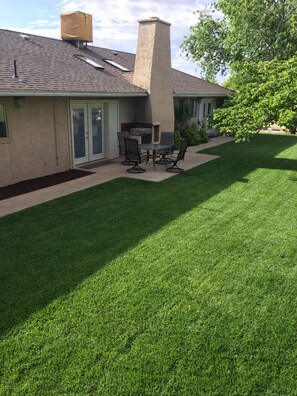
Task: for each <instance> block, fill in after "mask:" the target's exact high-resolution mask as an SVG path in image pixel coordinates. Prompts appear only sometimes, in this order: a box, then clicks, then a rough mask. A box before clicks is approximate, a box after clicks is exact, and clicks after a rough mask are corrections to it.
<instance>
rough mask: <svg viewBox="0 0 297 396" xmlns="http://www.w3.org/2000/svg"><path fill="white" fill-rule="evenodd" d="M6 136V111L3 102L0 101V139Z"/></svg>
mask: <svg viewBox="0 0 297 396" xmlns="http://www.w3.org/2000/svg"><path fill="white" fill-rule="evenodd" d="M7 138H8V129H7V121H6V111H5V106H4V104H1V103H0V139H7Z"/></svg>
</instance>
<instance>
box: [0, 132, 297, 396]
mask: <svg viewBox="0 0 297 396" xmlns="http://www.w3.org/2000/svg"><path fill="white" fill-rule="evenodd" d="M206 152H207V153H211V154H216V155H219V156H220V158H218V159H217V160H215V161H212V162H210V163H207V164H204V165H203V166H200V167H197V168H196V169H193V170H191V171H188V172H185V173H184V174H182V175H178V176H176V177H173V178H171V179H170V180H167V181H165V182H162V183H149V182H144V181H140V180H132V179H126V178H123V179H119V180H115V181H112V182H109V183H106V184H103V185H100V186H98V187H95V188H92V189H89V190H85V191H82V192H80V193H76V194H72V195H70V196H67V197H64V198H61V199H58V200H55V201H52V202H49V203H47V204H44V205H40V206H37V207H34V208H32V209H29V210H26V211H23V212H20V213H16V214H14V215H11V216H7V217H4V218H2V219H0V230H1V245H0V293H1V299H0V312H1V315H0V337H1V338H0V395H1V396H2V395H5V396H6V395H13V396H14V395H26V396H27V395H30V396H33V395H36V396H37V395H38V396H40V395H41V396H42V395H59V396H60V395H100V396H101V395H111V396H116V395H123V396H125V395H137V396H138V395H154V396H155V395H186V396H188V395H222V396H223V395H224V396H226V395H228V396H229V395H238V396H244V395H252V396H254V395H269V396H275V395H282V396H289V395H297V382H296V381H297V308H296V307H297V304H296V303H297V139H296V137H294V136H270V135H259V136H257V137H256V138H255V139H254V140H253V141H252V142H251V143H249V144H235V143H228V144H225V145H223V146H219V147H215V148H213V149H209V150H207V151H206Z"/></svg>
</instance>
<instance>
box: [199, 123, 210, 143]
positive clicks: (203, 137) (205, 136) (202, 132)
mask: <svg viewBox="0 0 297 396" xmlns="http://www.w3.org/2000/svg"><path fill="white" fill-rule="evenodd" d="M199 134H200V138H201V143H207V142H208V134H207V131H206V127H205V126H204V125H203V124H201V123H200V124H199Z"/></svg>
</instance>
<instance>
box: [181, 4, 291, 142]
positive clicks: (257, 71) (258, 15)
mask: <svg viewBox="0 0 297 396" xmlns="http://www.w3.org/2000/svg"><path fill="white" fill-rule="evenodd" d="M182 47H183V51H184V52H185V53H186V56H187V57H188V58H191V59H192V60H194V61H195V62H198V63H199V64H200V66H201V68H202V71H203V74H204V76H205V77H206V78H207V79H213V78H214V77H215V76H216V75H217V74H218V73H222V74H223V75H224V74H226V72H227V71H230V77H229V80H228V82H227V84H226V86H227V87H228V88H231V89H234V90H235V91H236V94H235V96H234V97H232V98H230V99H229V100H228V101H226V103H225V105H224V107H223V108H221V109H216V110H214V113H213V120H214V126H215V127H216V128H218V129H219V130H220V131H221V132H226V131H227V132H228V133H232V134H235V135H236V136H237V138H238V139H240V140H248V139H249V136H250V135H251V134H253V133H256V132H257V131H259V130H261V129H262V128H263V127H264V126H268V125H269V124H270V123H274V122H275V123H277V124H279V125H281V126H284V127H286V128H287V129H288V130H289V131H291V132H295V131H296V127H297V86H296V84H297V1H296V0H217V1H216V2H214V3H212V4H211V6H210V8H209V9H208V10H207V11H203V12H198V23H197V24H196V25H195V26H193V27H192V28H191V35H190V36H189V37H188V38H186V39H185V40H184V42H183V43H182Z"/></svg>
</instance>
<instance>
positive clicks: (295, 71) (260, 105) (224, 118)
mask: <svg viewBox="0 0 297 396" xmlns="http://www.w3.org/2000/svg"><path fill="white" fill-rule="evenodd" d="M231 83H232V84H231V85H232V87H233V88H235V89H236V95H234V96H233V97H232V98H230V99H228V100H227V101H225V103H224V106H223V107H222V108H220V109H216V110H215V111H214V114H213V120H214V126H215V127H216V128H218V129H219V130H220V131H221V132H226V131H227V133H229V134H232V135H235V136H236V137H237V138H238V139H239V140H248V139H249V137H250V136H251V134H253V133H256V132H258V131H259V130H261V129H262V128H263V127H267V126H268V125H270V124H272V123H275V122H276V123H277V124H279V125H281V126H283V127H285V128H287V130H288V131H290V132H293V133H294V132H295V131H296V128H297V55H296V56H294V57H292V58H290V59H288V60H285V61H275V60H272V61H262V62H258V63H249V64H243V65H242V67H241V70H238V71H237V72H236V78H233V80H231Z"/></svg>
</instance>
